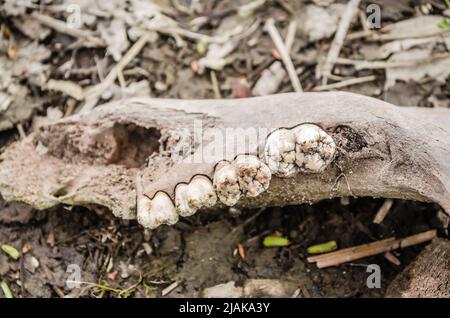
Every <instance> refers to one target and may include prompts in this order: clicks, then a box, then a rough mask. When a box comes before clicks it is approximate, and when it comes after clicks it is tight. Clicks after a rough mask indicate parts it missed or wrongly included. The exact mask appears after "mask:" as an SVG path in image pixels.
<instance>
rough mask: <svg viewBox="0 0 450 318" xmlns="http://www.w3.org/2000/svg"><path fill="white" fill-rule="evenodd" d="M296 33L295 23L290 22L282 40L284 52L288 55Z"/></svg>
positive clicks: (293, 21)
mask: <svg viewBox="0 0 450 318" xmlns="http://www.w3.org/2000/svg"><path fill="white" fill-rule="evenodd" d="M296 31H297V22H296V21H295V20H292V21H291V22H289V26H288V29H287V32H286V38H285V39H284V46H285V47H286V51H287V52H288V53H290V52H291V50H292V45H294V40H295V33H296Z"/></svg>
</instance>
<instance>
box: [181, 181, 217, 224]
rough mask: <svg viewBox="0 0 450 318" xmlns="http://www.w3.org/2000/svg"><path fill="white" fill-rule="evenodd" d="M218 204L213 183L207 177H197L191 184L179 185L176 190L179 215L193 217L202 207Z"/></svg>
mask: <svg viewBox="0 0 450 318" xmlns="http://www.w3.org/2000/svg"><path fill="white" fill-rule="evenodd" d="M216 202H217V196H216V193H215V191H214V187H213V184H212V182H211V181H210V180H209V179H208V178H207V177H205V176H195V177H194V178H193V179H192V180H191V182H190V183H189V184H179V185H178V186H177V188H176V189H175V205H176V208H177V212H178V214H179V215H181V216H184V217H187V216H191V215H193V214H194V213H195V212H197V211H198V210H199V209H200V208H202V207H211V206H213V205H214V204H215V203H216Z"/></svg>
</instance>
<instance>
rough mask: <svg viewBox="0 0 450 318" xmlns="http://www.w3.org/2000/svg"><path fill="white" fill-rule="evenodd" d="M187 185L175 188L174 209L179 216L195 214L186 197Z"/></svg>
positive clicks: (182, 184)
mask: <svg viewBox="0 0 450 318" xmlns="http://www.w3.org/2000/svg"><path fill="white" fill-rule="evenodd" d="M187 189H188V185H187V184H184V183H181V184H179V185H177V187H176V188H175V207H176V210H177V213H178V214H179V215H181V216H184V215H192V214H194V213H195V211H193V209H192V208H191V207H190V206H189V204H188V202H189V200H188V195H187Z"/></svg>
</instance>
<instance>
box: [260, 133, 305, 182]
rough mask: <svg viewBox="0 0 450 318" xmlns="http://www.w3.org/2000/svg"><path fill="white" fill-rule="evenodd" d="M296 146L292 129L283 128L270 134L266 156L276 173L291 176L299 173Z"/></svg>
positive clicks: (269, 165) (272, 170)
mask: <svg viewBox="0 0 450 318" xmlns="http://www.w3.org/2000/svg"><path fill="white" fill-rule="evenodd" d="M295 146H296V145H295V136H294V134H293V133H292V131H291V130H290V129H285V128H281V129H278V130H275V131H274V132H272V133H271V134H270V135H269V137H268V138H267V141H266V146H265V149H264V157H265V161H266V163H267V165H268V167H269V169H270V171H271V172H272V173H273V174H274V175H276V176H278V177H291V176H293V175H295V174H296V173H297V171H298V168H297V166H296V165H295V148H296V147H295Z"/></svg>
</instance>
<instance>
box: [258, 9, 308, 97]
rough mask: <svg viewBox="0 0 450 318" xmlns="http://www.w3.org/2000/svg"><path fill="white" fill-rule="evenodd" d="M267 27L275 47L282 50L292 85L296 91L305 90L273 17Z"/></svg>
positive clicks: (281, 53) (268, 21)
mask: <svg viewBox="0 0 450 318" xmlns="http://www.w3.org/2000/svg"><path fill="white" fill-rule="evenodd" d="M265 28H266V30H267V32H268V33H269V35H270V37H271V38H272V41H273V43H274V44H275V47H276V48H277V50H278V52H280V55H281V59H282V60H283V63H284V66H285V67H286V70H287V72H288V74H289V79H290V80H291V83H292V86H293V87H294V90H295V91H296V92H303V89H302V85H301V84H300V80H299V79H298V76H297V72H296V71H295V68H294V64H292V60H291V57H290V56H289V52H288V51H287V49H286V46H285V45H284V43H283V40H282V39H281V35H280V33H279V32H278V30H277V28H276V27H275V22H274V20H273V18H270V19H268V20H267V22H266V25H265Z"/></svg>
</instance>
